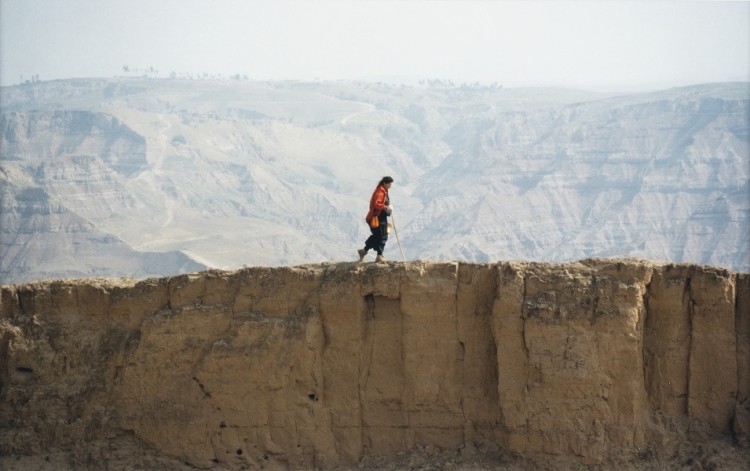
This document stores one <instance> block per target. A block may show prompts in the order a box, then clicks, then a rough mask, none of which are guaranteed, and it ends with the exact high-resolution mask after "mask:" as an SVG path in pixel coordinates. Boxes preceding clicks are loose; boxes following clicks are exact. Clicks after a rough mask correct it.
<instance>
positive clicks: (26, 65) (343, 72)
mask: <svg viewBox="0 0 750 471" xmlns="http://www.w3.org/2000/svg"><path fill="white" fill-rule="evenodd" d="M124 65H128V66H129V67H130V68H131V69H134V68H149V67H153V68H154V69H156V70H158V71H159V74H160V75H161V76H168V75H169V74H170V73H171V72H175V73H179V74H181V73H192V74H202V73H208V74H212V75H213V74H222V75H224V76H228V75H234V74H241V75H246V76H248V77H249V78H250V79H263V80H265V79H302V80H307V79H383V80H385V79H388V80H390V79H391V78H392V77H399V78H400V77H407V78H413V79H422V78H440V79H450V80H453V81H455V82H474V81H481V82H498V83H500V84H502V85H506V86H519V85H560V86H574V87H586V88H596V89H602V88H605V89H607V88H608V89H616V88H633V87H636V88H638V87H640V88H642V87H660V86H671V85H684V84H689V83H698V82H708V81H727V80H746V81H747V80H750V2H748V1H742V2H722V1H685V0H683V1H624V0H622V1H616V0H610V1H565V0H558V1H511V0H506V1H468V0H464V1H447V0H444V1H428V0H406V1H404V0H401V1H395V0H394V1H382V0H381V1H363V0H348V1H330V0H325V1H324V0H304V1H287V0H258V1H252V0H0V83H1V84H2V85H10V84H14V83H19V82H20V81H21V80H22V79H23V80H29V79H31V78H32V76H35V75H38V76H39V78H40V79H41V80H51V79H58V78H71V77H112V76H115V75H122V74H123V66H124Z"/></svg>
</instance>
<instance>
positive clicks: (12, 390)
mask: <svg viewBox="0 0 750 471" xmlns="http://www.w3.org/2000/svg"><path fill="white" fill-rule="evenodd" d="M1 299H2V304H1V305H0V308H1V311H0V312H1V317H0V456H4V457H5V458H0V463H5V464H6V465H8V466H10V465H12V464H13V463H17V462H23V460H24V459H28V458H29V457H45V456H46V457H47V460H48V461H47V462H48V463H49V460H50V456H52V457H53V461H54V460H58V461H56V463H57V464H60V463H62V464H63V465H64V466H68V467H71V468H72V469H78V468H83V467H86V466H88V465H93V464H96V465H97V466H100V467H104V468H107V469H120V468H123V467H124V468H127V467H131V468H132V467H146V468H148V467H154V466H158V467H160V468H172V469H181V468H183V467H184V468H187V467H197V468H216V469H242V468H246V467H250V468H253V469H256V468H266V467H271V468H274V467H275V468H278V467H286V468H293V469H298V468H304V469H309V468H313V467H318V468H334V467H339V466H344V467H349V466H353V465H355V464H356V463H358V462H359V463H362V462H363V460H367V459H370V458H372V457H376V456H396V455H398V454H399V453H404V452H405V451H406V450H409V449H413V448H414V447H425V446H427V447H436V448H439V449H444V450H450V449H453V450H462V452H463V453H471V450H494V451H495V453H496V454H497V456H504V457H506V458H513V459H524V460H532V461H527V462H545V460H548V461H546V462H556V463H578V464H579V465H591V466H596V465H605V466H612V465H615V464H619V465H622V464H630V465H638V464H639V463H646V462H648V463H652V464H653V463H658V464H660V465H665V466H666V465H669V464H670V463H671V464H672V465H675V464H682V463H675V462H674V460H676V459H677V458H675V456H676V453H677V451H678V450H679V449H680V448H681V447H684V446H686V444H693V445H695V446H700V444H702V443H709V442H710V441H712V440H724V441H727V442H728V441H730V440H734V443H735V448H733V449H732V450H730V455H731V456H735V457H736V459H737V460H738V461H737V462H742V461H741V460H742V459H745V458H746V457H747V456H748V447H749V446H750V399H749V396H750V276H749V275H748V274H738V273H734V272H731V271H727V270H724V269H719V268H712V267H704V266H696V265H672V264H669V265H666V264H654V263H651V262H647V261H641V260H586V261H582V262H579V263H572V264H564V265H550V264H539V263H520V262H510V263H497V264H484V265H482V264H466V263H453V262H451V263H448V262H446V263H426V262H411V263H406V264H400V263H399V264H395V263H390V264H365V265H357V264H352V263H341V264H332V265H308V266H298V267H291V268H249V269H243V270H239V271H234V272H227V271H207V272H202V273H195V274H186V275H181V276H177V277H173V278H162V279H148V280H144V281H138V282H135V281H132V282H128V281H123V280H119V281H117V280H103V279H87V280H72V281H50V282H44V283H31V284H24V285H13V286H3V287H2V298H1ZM19 460H20V461H19ZM533 460H538V461H533ZM549 460H552V461H549ZM670 460H671V461H670ZM41 462H44V461H41ZM498 463H499V462H496V463H495V464H494V466H495V467H497V466H499V464H498Z"/></svg>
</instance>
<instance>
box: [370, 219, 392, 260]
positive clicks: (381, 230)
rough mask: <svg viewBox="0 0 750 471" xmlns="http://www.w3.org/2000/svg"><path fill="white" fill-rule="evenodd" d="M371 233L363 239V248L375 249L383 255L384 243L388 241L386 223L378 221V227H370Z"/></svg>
mask: <svg viewBox="0 0 750 471" xmlns="http://www.w3.org/2000/svg"><path fill="white" fill-rule="evenodd" d="M370 232H371V233H372V235H371V236H370V237H368V238H367V240H366V241H365V250H370V249H375V251H376V252H377V253H378V255H383V250H385V243H386V242H387V241H388V223H387V222H386V221H380V225H379V226H378V227H370Z"/></svg>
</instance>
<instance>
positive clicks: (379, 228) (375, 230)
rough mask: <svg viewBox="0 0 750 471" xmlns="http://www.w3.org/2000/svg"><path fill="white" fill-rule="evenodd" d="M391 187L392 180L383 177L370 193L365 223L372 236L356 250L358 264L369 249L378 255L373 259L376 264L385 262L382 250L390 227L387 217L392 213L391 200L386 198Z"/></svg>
mask: <svg viewBox="0 0 750 471" xmlns="http://www.w3.org/2000/svg"><path fill="white" fill-rule="evenodd" d="M391 185H393V178H391V177H383V178H382V179H381V180H380V182H379V183H378V186H377V187H376V188H375V191H374V192H373V193H372V197H371V198H370V210H369V211H368V212H367V216H365V221H366V222H367V225H368V226H369V227H370V232H371V233H372V234H371V235H370V237H368V238H367V240H366V241H365V248H364V249H359V250H357V253H359V261H360V262H361V261H363V260H364V259H365V255H367V252H368V251H369V250H370V249H375V252H377V254H378V255H377V257H375V261H376V262H383V261H385V259H384V258H383V250H385V243H386V242H387V241H388V232H389V227H390V224H388V216H390V215H391V212H392V211H393V206H391V200H390V198H389V197H388V190H389V189H390V188H391Z"/></svg>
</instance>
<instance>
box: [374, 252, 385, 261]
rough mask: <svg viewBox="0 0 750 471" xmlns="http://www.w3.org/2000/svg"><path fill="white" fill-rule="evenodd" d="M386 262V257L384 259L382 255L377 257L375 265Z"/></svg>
mask: <svg viewBox="0 0 750 471" xmlns="http://www.w3.org/2000/svg"><path fill="white" fill-rule="evenodd" d="M383 262H385V257H383V255H382V254H378V256H377V257H375V263H383Z"/></svg>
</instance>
